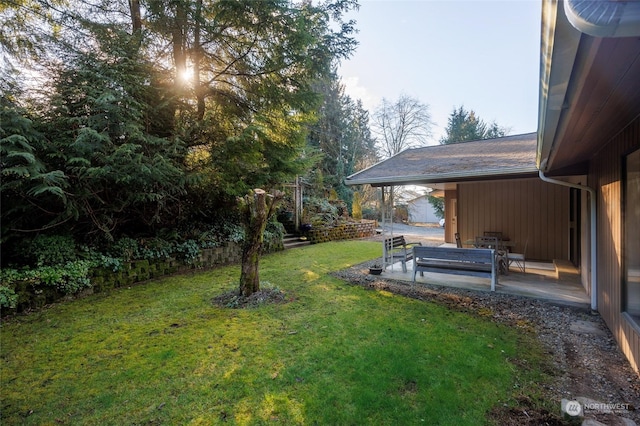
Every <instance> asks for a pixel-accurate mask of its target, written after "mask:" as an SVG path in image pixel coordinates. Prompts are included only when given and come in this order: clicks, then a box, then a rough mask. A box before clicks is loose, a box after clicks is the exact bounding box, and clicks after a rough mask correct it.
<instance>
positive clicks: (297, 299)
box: [0, 241, 540, 425]
mask: <svg viewBox="0 0 640 426" xmlns="http://www.w3.org/2000/svg"><path fill="white" fill-rule="evenodd" d="M379 252H380V246H379V243H372V242H363V241H351V242H338V243H326V244H319V245H314V246H307V247H304V248H300V249H295V250H290V251H286V252H281V253H276V254H273V255H269V256H265V257H264V258H263V259H262V262H261V279H262V281H263V283H265V282H268V283H269V284H267V285H270V286H277V287H279V288H280V289H281V290H283V291H285V292H286V294H287V299H288V303H285V304H281V305H270V306H262V307H259V308H254V309H243V310H236V309H229V308H218V307H215V306H214V305H212V303H211V299H212V298H214V297H215V296H217V295H219V294H221V293H223V292H225V291H227V290H229V289H232V288H235V287H236V286H237V281H238V278H239V267H238V266H231V267H225V268H220V269H216V270H213V271H208V272H201V273H196V274H192V275H191V274H190V275H183V276H175V277H169V278H166V279H160V280H155V281H152V282H148V283H145V284H143V285H137V286H133V287H131V288H128V289H120V290H117V291H112V292H111V293H109V294H100V295H93V296H90V297H86V298H84V299H81V300H77V301H73V302H68V303H63V304H59V305H57V306H54V307H52V308H50V309H47V310H45V311H42V312H39V313H35V314H32V315H28V316H21V317H17V318H16V319H14V320H11V321H8V322H6V323H4V324H3V325H2V328H1V333H2V334H1V360H2V364H1V366H0V368H1V370H0V373H1V383H0V385H1V390H0V393H1V396H0V397H1V402H2V405H1V408H2V419H1V421H0V423H2V424H3V425H11V424H38V425H40V424H52V425H53V424H74V425H75V424H88V425H98V424H100V425H106V424H113V425H125V424H172V425H173V424H193V425H196V424H198V425H199V424H220V423H224V422H228V423H230V424H270V423H280V424H321V425H326V424H375V425H379V424H389V425H398V424H425V425H434V424H441V425H445V424H449V425H465V424H467V425H478V424H482V423H484V422H486V413H487V412H488V411H489V410H490V409H491V408H492V407H494V406H502V404H503V403H504V402H509V401H511V400H512V398H514V397H515V393H517V392H518V391H514V389H520V388H522V387H523V381H539V380H540V377H538V376H537V375H536V372H535V368H534V369H533V371H527V372H523V371H522V370H521V369H520V368H517V367H516V366H515V365H523V364H525V363H528V364H529V365H535V363H536V362H537V361H536V360H537V359H538V358H539V356H540V355H539V354H540V348H539V347H538V346H536V344H535V343H534V340H533V339H531V338H529V337H527V336H526V335H523V333H522V331H518V330H512V329H510V328H508V327H505V326H501V325H498V324H495V323H493V322H491V321H489V320H486V319H483V318H481V317H477V316H471V315H468V314H464V313H460V312H455V311H451V310H448V309H447V308H445V307H442V306H439V305H436V304H432V303H426V302H421V301H416V300H412V299H407V298H403V297H400V296H396V295H392V294H390V293H387V292H383V291H371V290H365V289H363V288H361V287H357V286H351V285H348V284H347V283H345V282H342V281H340V280H338V279H336V278H333V277H331V276H329V275H328V272H330V271H334V270H339V269H342V268H345V267H347V266H349V265H352V264H356V263H359V262H362V261H364V260H368V259H372V258H374V257H377V256H379V254H380V253H379ZM263 285H264V284H263ZM527 370H529V369H527Z"/></svg>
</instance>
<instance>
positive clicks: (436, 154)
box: [345, 132, 538, 186]
mask: <svg viewBox="0 0 640 426" xmlns="http://www.w3.org/2000/svg"><path fill="white" fill-rule="evenodd" d="M536 143H537V134H536V133H535V132H534V133H526V134H522V135H514V136H505V137H501V138H496V139H485V140H478V141H471V142H461V143H457V144H449V145H435V146H427V147H423V148H414V149H407V150H405V151H402V152H400V153H398V154H396V155H394V156H393V157H391V158H388V159H386V160H384V161H381V162H380V163H377V164H375V165H373V166H371V167H369V168H368V169H365V170H362V171H360V172H358V173H355V174H353V175H351V176H349V177H347V178H346V180H345V183H346V184H347V185H361V184H370V185H372V186H388V185H420V184H434V183H447V182H461V181H471V180H493V179H500V178H514V177H533V176H537V173H538V169H537V167H536Z"/></svg>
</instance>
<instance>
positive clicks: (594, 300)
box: [538, 160, 598, 312]
mask: <svg viewBox="0 0 640 426" xmlns="http://www.w3.org/2000/svg"><path fill="white" fill-rule="evenodd" d="M545 165H546V160H544V161H543V163H542V165H541V167H540V169H539V171H538V174H539V176H540V179H542V180H543V181H545V182H547V183H552V184H555V185H562V186H568V187H569V188H575V189H579V190H581V191H587V192H588V193H589V198H590V207H589V209H590V210H591V214H590V216H591V217H590V219H591V221H590V222H591V224H590V225H591V231H590V233H591V247H590V251H591V262H590V263H591V265H590V266H591V311H592V312H597V311H598V293H597V291H598V278H597V273H598V264H597V263H596V261H597V251H596V249H597V244H596V242H597V236H596V191H595V190H594V189H593V188H591V187H589V186H586V185H578V184H575V183H570V182H565V181H563V180H557V179H552V178H549V177H547V176H545V174H544V172H543V171H542V169H543V168H544V166H545Z"/></svg>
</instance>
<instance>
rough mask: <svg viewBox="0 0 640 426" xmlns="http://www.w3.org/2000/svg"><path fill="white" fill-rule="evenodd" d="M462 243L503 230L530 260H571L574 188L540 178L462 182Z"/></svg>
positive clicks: (517, 250) (459, 204) (459, 212)
mask: <svg viewBox="0 0 640 426" xmlns="http://www.w3.org/2000/svg"><path fill="white" fill-rule="evenodd" d="M457 196H458V232H459V233H460V237H461V239H462V241H465V240H468V239H473V238H474V237H475V236H478V235H482V234H483V232H484V231H501V232H502V233H503V235H506V236H508V237H509V238H510V239H511V241H513V242H515V243H516V244H517V245H516V247H514V248H513V251H514V252H518V253H522V252H523V250H524V246H525V243H526V242H527V241H528V245H527V253H526V256H527V258H528V259H532V260H533V259H536V260H547V261H551V260H554V259H562V260H567V259H568V258H569V189H568V188H566V187H564V186H559V185H553V184H548V183H545V182H543V181H541V180H540V179H537V178H534V179H519V180H510V181H494V182H473V183H461V184H458V193H457Z"/></svg>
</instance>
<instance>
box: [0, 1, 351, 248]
mask: <svg viewBox="0 0 640 426" xmlns="http://www.w3.org/2000/svg"><path fill="white" fill-rule="evenodd" d="M355 7H357V3H356V2H355V1H354V0H334V1H322V2H313V3H312V2H307V1H303V2H299V3H296V2H292V1H286V0H262V1H253V0H233V1H228V0H170V1H169V0H127V1H125V0H109V1H107V0H81V1H77V2H70V3H68V2H63V1H55V0H54V1H48V0H47V1H46V0H22V1H19V2H11V3H3V4H2V5H1V6H0V18H1V19H2V21H3V22H5V23H8V24H7V25H6V26H4V27H3V28H2V29H0V55H1V61H2V62H3V64H5V65H6V66H3V67H0V73H1V74H2V75H1V76H0V77H2V79H1V80H2V81H3V84H2V96H1V98H0V108H1V110H0V114H1V118H2V122H1V124H0V142H1V144H2V146H1V154H2V158H1V166H2V204H3V210H2V241H7V240H9V239H11V238H13V237H17V236H21V235H25V234H27V235H28V234H29V233H37V232H43V231H46V230H48V229H54V228H55V229H58V231H59V232H71V233H72V234H74V235H77V236H82V238H83V239H92V238H107V239H113V238H114V237H115V236H117V235H121V234H126V233H135V232H138V233H141V232H155V231H154V230H158V229H162V228H165V227H173V226H176V225H177V224H179V223H183V222H185V221H188V220H191V219H193V218H194V217H200V218H202V217H206V215H207V214H208V213H210V211H211V209H214V208H216V207H217V208H220V207H222V206H223V205H224V204H225V203H228V202H233V201H234V200H235V199H236V198H235V197H236V196H240V195H244V194H246V192H247V190H248V189H250V188H257V187H264V188H271V187H273V186H274V185H276V184H280V183H282V182H284V181H287V180H291V179H292V177H293V176H295V175H296V174H298V173H302V172H304V171H306V170H307V169H308V168H309V167H310V162H309V158H308V156H306V155H305V150H306V146H307V138H306V136H307V132H308V129H309V126H311V125H312V124H313V123H314V122H315V121H316V120H317V117H318V110H319V107H320V105H321V102H322V95H321V94H320V93H319V92H318V90H317V88H316V87H315V86H314V85H315V84H316V82H317V81H319V80H321V79H322V78H325V77H326V76H328V75H329V74H330V72H331V69H332V67H333V66H334V65H335V63H336V62H337V61H340V60H341V59H344V58H346V57H348V56H349V55H350V54H351V53H352V51H353V50H354V48H355V46H356V42H355V40H354V38H353V37H352V35H353V32H354V23H353V22H352V21H345V20H343V15H344V14H345V13H346V12H347V11H349V10H350V9H353V8H355Z"/></svg>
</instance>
